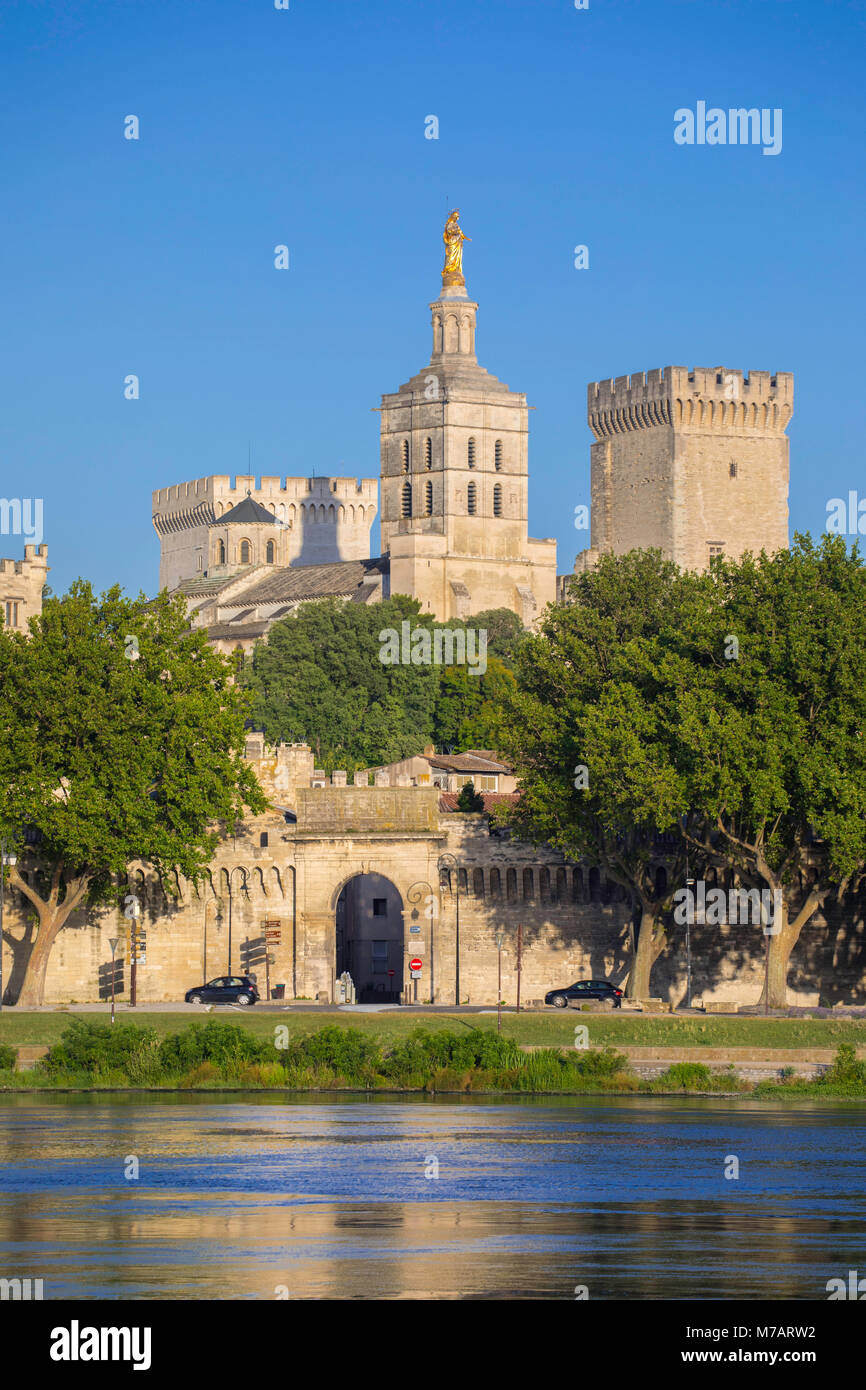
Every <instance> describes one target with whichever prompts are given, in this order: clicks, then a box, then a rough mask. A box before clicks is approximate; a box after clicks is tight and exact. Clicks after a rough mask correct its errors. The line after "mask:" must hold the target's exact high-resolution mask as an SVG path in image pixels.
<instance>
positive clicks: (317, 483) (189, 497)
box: [153, 473, 378, 511]
mask: <svg viewBox="0 0 866 1390" xmlns="http://www.w3.org/2000/svg"><path fill="white" fill-rule="evenodd" d="M247 492H249V493H250V496H252V497H254V498H255V499H256V501H257V502H264V501H267V500H268V499H269V498H279V499H280V500H283V501H285V500H286V499H287V498H290V499H296V500H302V499H304V498H306V497H310V496H315V497H317V498H319V497H321V498H324V497H330V498H332V499H333V498H335V497H337V498H339V499H340V500H344V499H345V500H351V501H353V502H358V501H361V502H363V503H364V504H365V505H366V504H368V503H371V502H374V503H375V502H376V501H377V500H378V482H377V480H376V479H375V478H331V477H324V478H289V477H283V476H282V475H280V474H273V475H271V474H268V475H263V476H262V477H261V478H260V479H258V480H257V478H256V475H255V474H252V473H238V474H236V475H235V478H234V481H232V478H231V476H230V475H229V474H228V473H213V474H211V475H210V476H209V477H207V478H196V479H195V480H194V481H193V482H188V483H176V484H174V485H173V486H171V487H163V488H158V489H157V490H156V491H155V492H154V493H153V508H154V511H156V510H157V509H158V508H159V507H165V506H170V504H172V503H173V504H174V506H175V507H176V508H177V509H178V510H186V509H193V510H194V509H195V508H196V507H197V506H199V505H201V504H202V503H208V502H210V503H213V502H214V501H216V500H217V499H222V500H226V501H230V502H231V504H232V505H234V503H235V502H240V501H241V500H242V498H244V497H246V495H247ZM172 510H174V508H172Z"/></svg>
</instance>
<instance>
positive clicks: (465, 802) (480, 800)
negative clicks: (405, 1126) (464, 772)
mask: <svg viewBox="0 0 866 1390" xmlns="http://www.w3.org/2000/svg"><path fill="white" fill-rule="evenodd" d="M457 810H458V811H483V810H484V797H483V796H482V795H481V792H477V791H476V790H475V783H474V782H464V783H463V786H462V787H461V788H460V792H459V794H458V796H457Z"/></svg>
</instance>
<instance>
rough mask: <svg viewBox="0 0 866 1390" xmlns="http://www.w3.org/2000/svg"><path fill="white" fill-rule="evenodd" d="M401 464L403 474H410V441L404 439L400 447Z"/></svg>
mask: <svg viewBox="0 0 866 1390" xmlns="http://www.w3.org/2000/svg"><path fill="white" fill-rule="evenodd" d="M400 462H401V463H402V465H403V472H404V473H408V472H409V441H408V439H404V440H403V443H402V444H401V445H400Z"/></svg>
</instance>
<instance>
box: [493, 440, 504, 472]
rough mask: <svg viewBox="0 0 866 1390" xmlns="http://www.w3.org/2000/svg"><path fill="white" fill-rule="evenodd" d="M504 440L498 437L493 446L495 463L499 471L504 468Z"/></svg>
mask: <svg viewBox="0 0 866 1390" xmlns="http://www.w3.org/2000/svg"><path fill="white" fill-rule="evenodd" d="M502 452H503V451H502V440H501V439H497V441H496V444H495V445H494V448H493V463H494V467H495V468H496V471H497V473H499V472H500V471H501V469H502Z"/></svg>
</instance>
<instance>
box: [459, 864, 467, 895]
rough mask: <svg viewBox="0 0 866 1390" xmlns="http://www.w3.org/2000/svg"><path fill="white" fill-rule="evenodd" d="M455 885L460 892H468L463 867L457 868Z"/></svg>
mask: <svg viewBox="0 0 866 1390" xmlns="http://www.w3.org/2000/svg"><path fill="white" fill-rule="evenodd" d="M457 887H458V888H459V890H460V892H461V893H468V892H469V880H468V878H467V876H466V870H465V869H458V870H457Z"/></svg>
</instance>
